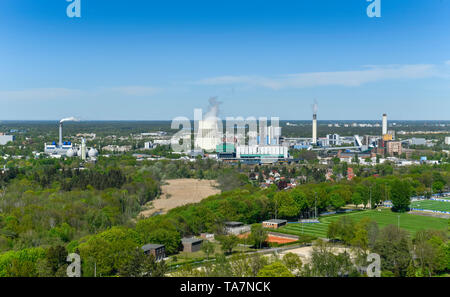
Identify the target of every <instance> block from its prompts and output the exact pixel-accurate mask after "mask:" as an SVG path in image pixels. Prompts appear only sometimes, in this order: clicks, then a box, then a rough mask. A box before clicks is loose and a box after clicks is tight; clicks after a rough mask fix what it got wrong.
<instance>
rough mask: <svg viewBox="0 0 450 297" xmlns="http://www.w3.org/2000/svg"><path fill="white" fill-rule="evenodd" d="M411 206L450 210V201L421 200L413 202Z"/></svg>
mask: <svg viewBox="0 0 450 297" xmlns="http://www.w3.org/2000/svg"><path fill="white" fill-rule="evenodd" d="M411 208H419V209H428V210H437V211H450V202H443V201H435V200H421V201H414V202H411Z"/></svg>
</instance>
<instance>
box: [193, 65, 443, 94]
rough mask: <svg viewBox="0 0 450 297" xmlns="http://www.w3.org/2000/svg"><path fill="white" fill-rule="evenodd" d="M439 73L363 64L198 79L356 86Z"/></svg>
mask: <svg viewBox="0 0 450 297" xmlns="http://www.w3.org/2000/svg"><path fill="white" fill-rule="evenodd" d="M434 76H440V73H439V71H438V70H437V68H436V66H435V65H429V64H418V65H387V66H366V67H365V69H363V70H351V71H335V72H308V73H297V74H288V75H282V76H277V77H263V76H220V77H213V78H207V79H203V80H200V81H198V82H196V84H201V85H230V84H242V85H251V86H259V87H265V88H270V89H275V90H277V89H283V88H307V87H318V86H347V87H352V86H360V85H363V84H366V83H370V82H377V81H382V80H393V79H417V78H427V77H434Z"/></svg>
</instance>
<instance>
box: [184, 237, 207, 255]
mask: <svg viewBox="0 0 450 297" xmlns="http://www.w3.org/2000/svg"><path fill="white" fill-rule="evenodd" d="M181 243H182V244H183V252H187V253H195V252H198V251H200V249H201V248H202V243H203V239H200V238H195V237H185V238H183V239H181Z"/></svg>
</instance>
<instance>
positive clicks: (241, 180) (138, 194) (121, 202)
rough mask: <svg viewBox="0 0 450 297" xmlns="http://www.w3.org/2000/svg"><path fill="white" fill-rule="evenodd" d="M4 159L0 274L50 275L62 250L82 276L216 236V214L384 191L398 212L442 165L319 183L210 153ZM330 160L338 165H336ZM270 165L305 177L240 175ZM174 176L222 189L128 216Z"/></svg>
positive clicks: (292, 212) (304, 205) (333, 202)
mask: <svg viewBox="0 0 450 297" xmlns="http://www.w3.org/2000/svg"><path fill="white" fill-rule="evenodd" d="M7 165H8V167H6V170H3V171H0V172H1V174H0V184H1V192H0V209H1V212H0V251H2V252H3V253H2V254H0V276H17V275H21V276H27V275H28V276H39V275H46V276H48V274H49V272H48V271H51V272H52V273H51V274H52V275H59V274H60V273H61V271H62V269H63V268H61V267H64V265H67V264H66V263H65V262H64V261H62V260H61V261H60V262H57V263H56V264H55V263H54V261H56V260H55V257H58V256H57V255H62V254H64V253H66V254H67V253H68V252H77V253H79V254H80V255H81V258H82V259H83V262H82V265H83V275H86V276H89V275H92V273H93V267H94V266H95V267H96V268H95V269H96V271H97V273H98V275H102V276H112V275H118V274H120V271H125V270H127V269H128V268H127V267H129V265H131V264H130V263H133V261H136V257H138V255H136V253H135V249H136V248H137V247H140V246H142V245H144V244H147V243H161V244H164V245H165V246H166V252H167V253H168V254H169V255H170V254H174V253H177V252H178V251H179V250H180V248H181V242H180V240H181V238H182V237H183V236H186V235H198V234H199V233H201V232H212V233H216V234H220V233H221V232H222V230H223V223H224V222H225V221H230V220H231V221H241V222H244V223H246V224H254V223H259V222H261V221H262V220H265V219H269V218H274V217H282V218H286V219H292V220H296V219H298V218H302V217H303V218H308V217H311V216H312V215H313V213H314V208H315V207H316V206H317V208H318V212H319V213H320V212H325V211H329V210H339V209H340V208H342V207H344V206H345V205H347V204H362V205H364V207H370V205H369V199H371V202H372V207H374V206H375V205H377V204H378V203H380V202H381V201H384V200H388V199H389V200H392V202H393V203H394V206H395V207H394V210H397V211H405V210H406V209H407V207H408V205H409V199H410V196H411V195H415V194H417V195H420V194H423V193H427V192H428V191H429V189H430V187H433V186H436V184H438V185H439V186H440V187H441V189H442V188H443V187H445V186H447V185H449V184H450V181H449V178H450V175H449V172H450V170H449V167H448V165H439V166H437V165H435V166H433V167H432V166H412V167H408V168H402V169H400V170H398V169H396V170H394V169H393V168H391V170H384V171H380V175H377V174H375V176H374V175H368V176H367V177H364V175H363V176H360V177H356V178H354V179H353V180H351V181H348V180H346V179H342V180H341V181H339V182H330V181H327V182H325V181H324V180H323V177H322V174H318V175H317V176H316V173H315V170H314V168H313V166H312V165H308V164H307V163H306V164H298V165H289V166H281V165H280V166H261V167H258V166H255V167H252V166H240V165H239V166H226V165H224V164H220V163H217V162H212V161H211V160H197V161H196V162H184V161H168V160H165V161H145V162H140V163H138V162H136V160H135V159H133V158H129V157H126V156H124V157H114V158H100V159H99V161H98V162H97V164H95V165H94V164H85V165H83V166H80V164H79V161H76V160H55V159H53V160H48V159H42V160H15V161H13V162H10V163H8V164H7ZM334 166H336V168H335V169H336V170H342V171H343V172H344V171H345V170H343V168H342V166H344V165H343V164H336V165H334ZM380 166H381V165H380ZM383 166H385V165H383ZM274 168H276V169H277V170H280V172H283V173H285V174H287V175H288V176H289V175H291V176H298V175H300V174H305V175H306V176H307V180H308V182H306V183H303V184H300V185H298V186H297V187H296V188H294V189H291V190H283V189H282V188H281V189H280V188H279V187H277V185H275V184H274V185H272V186H271V187H269V188H267V189H261V188H259V187H257V183H255V181H254V180H252V179H251V178H249V177H251V175H252V174H254V173H255V172H266V173H268V172H270V170H273V169H274ZM380 168H384V167H380ZM380 168H379V169H380ZM358 170H360V172H365V170H364V169H363V168H360V169H358ZM368 170H369V171H370V170H372V171H373V172H376V171H377V169H375V168H369V169H368ZM373 172H372V173H373ZM180 177H192V178H208V179H210V178H214V179H217V180H218V181H219V187H221V189H222V191H223V192H222V194H219V195H215V196H212V197H209V198H207V199H204V200H203V201H201V202H200V203H197V204H191V205H186V206H182V207H177V208H175V209H172V210H171V211H169V212H168V213H167V214H165V215H158V216H154V217H150V218H145V219H143V218H138V217H137V214H138V213H139V212H140V210H141V207H142V206H143V205H144V204H145V203H146V202H148V201H151V200H153V199H155V198H157V197H158V195H159V193H160V191H161V190H160V187H161V184H162V183H163V182H164V180H166V179H170V178H180ZM395 208H396V209H395ZM55 254H56V256H55ZM52 261H53V262H52ZM52 263H53V264H52ZM58 263H59V264H58ZM49 265H50V266H51V265H53V266H52V268H51V269H49V268H48V266H49ZM149 265H150V264H149ZM152 267H153V266H152ZM158 267H159V266H158ZM155 269H156V268H155ZM158 269H162V268H161V267H160V268H158ZM127 271H128V270H127Z"/></svg>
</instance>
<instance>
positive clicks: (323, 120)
mask: <svg viewBox="0 0 450 297" xmlns="http://www.w3.org/2000/svg"><path fill="white" fill-rule="evenodd" d="M221 119H222V118H221ZM190 120H191V121H193V119H190ZM222 120H223V121H225V118H223V119H222ZM268 120H269V121H270V118H268ZM59 121H60V119H57V120H0V124H1V123H2V122H57V123H58V122H59ZM171 121H172V120H80V121H76V122H67V123H65V125H67V124H77V123H83V122H171ZM310 121H312V119H306V120H283V119H280V122H310ZM331 121H332V122H380V123H381V120H327V119H322V120H320V119H317V122H318V123H319V122H331ZM389 122H448V123H450V120H395V119H392V120H388V123H389Z"/></svg>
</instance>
